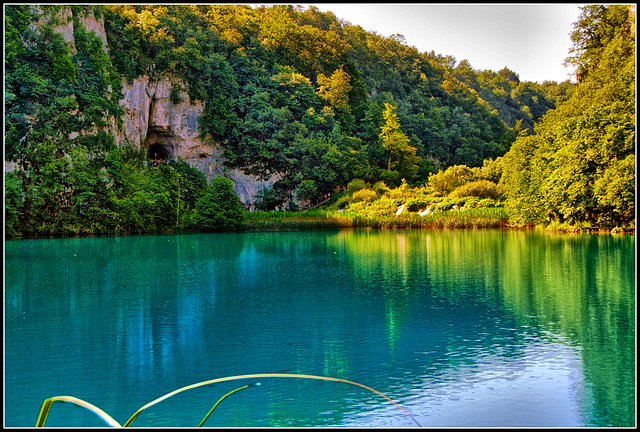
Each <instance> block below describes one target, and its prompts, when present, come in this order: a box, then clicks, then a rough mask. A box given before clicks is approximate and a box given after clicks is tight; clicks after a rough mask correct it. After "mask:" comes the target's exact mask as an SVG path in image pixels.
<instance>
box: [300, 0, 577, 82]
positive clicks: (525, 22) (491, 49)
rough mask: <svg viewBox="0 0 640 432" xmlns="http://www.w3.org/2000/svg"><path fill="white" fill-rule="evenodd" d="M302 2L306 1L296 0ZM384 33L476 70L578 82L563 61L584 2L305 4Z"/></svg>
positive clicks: (525, 77) (566, 55) (540, 79)
mask: <svg viewBox="0 0 640 432" xmlns="http://www.w3.org/2000/svg"><path fill="white" fill-rule="evenodd" d="M291 4H300V3H291ZM301 5H302V6H305V7H308V6H309V5H314V6H316V7H317V8H318V9H319V10H320V11H322V12H326V11H332V12H333V13H334V14H335V15H336V17H337V18H339V19H343V20H345V21H348V22H350V23H351V24H354V25H360V26H361V27H362V28H363V29H364V30H366V31H372V32H376V33H377V34H379V35H382V36H391V35H392V34H396V33H399V34H401V35H403V36H404V37H405V42H406V44H407V45H409V46H414V47H416V48H417V49H418V50H419V51H420V52H431V51H434V52H435V53H436V54H442V55H445V56H446V55H450V56H453V57H455V58H456V60H457V61H458V62H460V61H461V60H464V59H466V60H468V61H469V63H470V64H471V67H472V68H474V69H476V70H486V69H491V70H493V71H496V72H497V71H499V70H500V69H502V68H504V67H508V68H509V69H510V70H512V71H513V72H515V73H516V74H518V76H519V77H520V80H521V81H537V82H539V83H542V82H543V81H545V80H548V81H556V82H562V81H566V80H567V79H571V80H572V81H574V79H573V77H572V74H573V70H572V69H571V68H565V67H564V66H563V65H562V63H563V61H564V59H565V58H566V57H568V55H569V49H570V48H571V46H572V44H571V39H570V36H569V35H570V33H571V32H572V31H573V23H574V22H576V21H577V20H578V17H579V16H580V9H579V7H580V6H583V5H584V4H578V3H573V4H535V3H530V4H490V3H488V4H478V3H471V4H430V3H425V4H420V3H394V4H383V3H373V4H367V3H352V4H349V3H340V4H331V3H303V4H301Z"/></svg>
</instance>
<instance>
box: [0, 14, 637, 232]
mask: <svg viewBox="0 0 640 432" xmlns="http://www.w3.org/2000/svg"><path fill="white" fill-rule="evenodd" d="M60 8H61V6H45V5H42V6H39V7H33V6H27V5H14V6H6V7H5V95H6V96H5V148H4V151H5V161H10V162H12V163H14V164H15V165H16V167H17V169H15V170H13V171H11V172H9V173H6V174H5V220H6V224H5V232H6V234H7V235H9V236H16V235H51V234H58V235H60V234H63V235H64V234H83V233H85V234H103V233H148V232H159V231H183V230H221V229H224V230H226V229H240V228H242V226H243V220H244V216H243V209H242V205H241V204H240V202H239V200H238V197H237V196H235V195H234V194H233V192H232V184H231V182H230V181H229V180H228V179H225V178H222V177H219V178H215V179H213V181H211V182H209V183H208V182H207V180H206V178H205V177H204V174H203V173H201V172H200V171H198V170H197V169H195V168H193V167H192V166H190V165H189V164H188V163H186V162H185V161H183V160H180V159H177V160H170V161H169V162H168V163H167V164H161V165H160V166H158V165H156V164H153V163H150V161H149V159H148V153H147V152H146V149H144V148H141V147H142V146H141V144H142V143H125V144H124V145H123V144H120V145H118V146H116V145H115V141H114V137H113V135H112V130H113V129H112V128H114V127H115V128H118V127H121V126H122V124H121V123H122V107H121V106H120V105H119V104H118V101H119V100H120V99H121V97H122V93H121V92H122V83H123V81H125V82H131V81H132V80H134V79H135V78H137V77H139V76H142V75H146V76H149V77H151V78H154V77H159V76H162V75H163V74H171V75H172V76H177V77H179V78H181V79H182V82H184V83H185V85H186V88H185V89H182V90H185V91H186V92H188V95H189V97H190V99H191V100H198V101H202V102H203V104H204V112H203V113H202V115H201V116H200V118H199V119H198V123H199V130H200V132H201V135H202V136H203V137H206V139H208V140H210V141H211V142H215V143H216V144H217V145H219V146H221V147H222V148H223V150H224V156H225V158H226V161H227V162H226V163H227V165H228V167H229V168H237V169H241V170H243V171H244V172H245V173H247V174H252V175H254V176H256V177H258V178H262V179H266V178H269V177H271V176H273V175H274V174H275V175H277V176H278V180H277V181H276V182H275V183H274V184H273V187H272V188H268V189H263V190H261V191H260V193H259V194H258V196H256V199H257V208H258V209H261V210H274V209H289V210H296V209H305V208H309V207H314V206H317V205H320V204H323V203H326V204H327V205H332V206H333V208H336V211H337V208H338V207H339V209H340V210H342V211H345V212H346V213H348V212H349V206H351V205H359V206H362V205H363V204H362V203H370V204H371V205H373V204H374V203H375V202H376V201H379V199H391V198H389V193H388V192H389V191H392V190H396V188H397V190H398V191H401V192H397V193H395V198H393V199H394V200H395V201H394V203H395V204H401V203H400V201H401V199H405V198H406V199H413V203H414V205H413V206H409V207H411V208H412V209H413V211H418V210H424V209H423V208H419V207H420V206H419V205H418V204H416V202H420V203H422V202H424V203H427V202H433V201H434V200H435V199H438V200H440V201H442V200H444V199H453V198H460V196H461V195H464V196H470V197H475V198H478V199H491V200H493V202H495V203H502V202H504V203H506V206H507V209H508V211H509V216H510V219H511V220H512V222H513V223H514V224H531V223H548V222H549V221H556V222H558V223H571V224H577V223H582V224H601V225H605V226H629V224H633V223H634V219H635V207H634V203H635V185H634V181H635V155H634V152H635V135H634V132H635V63H634V61H635V15H633V16H632V17H630V15H629V8H628V7H627V6H622V5H613V6H587V7H584V8H582V10H583V12H582V15H581V17H580V19H579V21H578V22H577V23H575V30H574V33H573V41H574V51H573V52H572V53H569V54H573V56H571V57H569V58H568V60H567V61H568V63H570V64H571V65H572V66H574V67H575V68H576V70H577V71H578V76H579V79H580V82H579V84H577V85H576V84H572V83H570V82H569V81H566V82H563V83H555V82H546V81H545V82H544V83H542V84H538V83H532V82H521V81H520V80H519V77H518V75H517V73H516V72H514V71H511V70H509V69H507V68H505V69H502V70H500V71H497V72H494V71H479V70H474V69H473V67H472V66H471V65H470V64H469V63H468V62H467V61H465V60H463V61H460V62H457V61H456V59H455V58H454V57H452V56H444V55H441V54H435V53H434V52H430V53H421V52H419V51H418V50H417V49H416V48H414V47H411V46H408V45H407V44H406V43H405V41H404V40H403V38H402V36H400V35H394V36H391V37H383V36H380V35H377V34H375V33H372V32H367V31H364V30H363V29H362V28H361V27H359V26H354V25H351V24H350V23H348V22H345V21H343V20H340V19H339V18H338V17H336V16H335V15H334V14H333V13H330V12H327V13H323V12H320V11H318V10H317V9H316V8H314V7H309V8H308V9H304V8H302V7H294V6H288V5H279V6H273V7H266V6H261V7H257V8H251V7H249V6H244V5H197V6H196V5H149V6H142V5H136V6H129V5H111V6H102V5H91V6H86V5H85V6H70V9H71V12H72V14H71V17H72V19H73V24H74V26H73V37H74V41H75V44H74V48H73V49H70V47H69V44H67V43H66V41H65V40H64V38H63V36H62V35H61V34H59V33H58V32H55V31H54V29H55V27H56V26H57V25H60V24H61V22H59V20H60V18H58V17H59V11H60ZM89 14H92V15H95V16H96V17H98V18H102V19H104V25H105V32H106V38H107V44H108V53H107V52H106V51H105V50H104V49H103V48H102V42H101V40H100V38H99V37H98V36H97V35H96V34H95V33H93V32H88V31H87V30H86V29H85V28H84V26H83V25H82V20H81V18H82V17H83V16H87V15H89ZM42 16H45V17H48V19H47V20H40V21H39V24H38V26H34V25H33V23H34V22H36V21H38V19H39V18H40V17H42ZM629 23H632V25H631V26H630V25H629ZM62 24H64V23H62ZM452 54H453V53H452ZM175 90H176V91H175V95H174V93H173V92H172V97H173V96H175V98H176V99H178V98H179V97H180V96H179V95H180V92H179V91H178V90H181V89H175ZM461 188H462V189H461ZM464 188H466V189H464ZM367 191H373V195H371V192H367ZM385 191H387V193H385ZM410 191H414V192H415V194H418V195H420V196H421V197H422V198H419V197H416V196H413V197H411V192H410ZM354 194H357V195H356V196H355V198H354ZM367 194H368V198H366V197H365V198H366V199H362V198H363V196H364V195H367ZM450 194H453V196H449V195H450ZM391 195H393V194H391ZM403 197H404V198H403ZM419 199H422V201H419ZM416 200H418V201H416ZM476 201H477V200H476ZM329 208H331V207H329ZM389 208H390V209H391V207H389ZM389 211H391V210H389ZM393 211H394V212H395V208H394V209H393Z"/></svg>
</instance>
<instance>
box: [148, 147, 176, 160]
mask: <svg viewBox="0 0 640 432" xmlns="http://www.w3.org/2000/svg"><path fill="white" fill-rule="evenodd" d="M148 154H149V159H151V160H154V161H166V160H167V159H169V156H170V155H171V153H170V151H169V149H168V148H167V147H165V146H164V145H162V144H159V143H156V144H151V145H150V146H149V151H148Z"/></svg>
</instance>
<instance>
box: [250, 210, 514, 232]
mask: <svg viewBox="0 0 640 432" xmlns="http://www.w3.org/2000/svg"><path fill="white" fill-rule="evenodd" d="M507 220H508V216H507V213H506V210H505V209H504V208H502V207H491V208H477V209H468V210H464V211H459V210H450V211H442V212H438V213H435V214H428V215H424V216H420V215H419V214H418V213H413V212H407V213H402V214H400V215H398V216H396V215H395V214H381V213H375V212H372V213H368V212H339V211H328V210H318V209H315V210H312V211H306V212H284V211H283V212H250V213H247V214H246V225H245V230H248V231H295V230H323V229H342V228H363V227H369V228H377V229H388V228H497V227H501V226H506V225H507Z"/></svg>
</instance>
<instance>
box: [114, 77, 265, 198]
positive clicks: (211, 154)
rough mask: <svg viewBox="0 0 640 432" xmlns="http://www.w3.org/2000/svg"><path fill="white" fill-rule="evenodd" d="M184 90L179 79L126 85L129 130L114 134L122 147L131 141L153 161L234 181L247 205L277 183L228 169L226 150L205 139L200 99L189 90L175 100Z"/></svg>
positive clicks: (143, 80)
mask: <svg viewBox="0 0 640 432" xmlns="http://www.w3.org/2000/svg"><path fill="white" fill-rule="evenodd" d="M174 86H175V87H177V88H182V89H184V88H185V87H186V86H185V84H184V83H183V82H182V81H181V80H179V79H176V78H175V77H171V76H165V77H162V78H160V79H158V80H152V79H150V78H149V77H148V76H140V77H138V78H136V79H135V80H134V81H133V82H132V83H128V82H126V80H124V81H123V84H122V94H123V98H122V99H121V100H120V105H121V106H122V108H123V110H124V114H123V117H122V124H123V127H122V129H121V130H119V131H118V130H114V135H115V137H116V143H117V144H122V143H124V142H129V143H131V144H132V145H134V146H138V147H141V148H143V149H145V150H146V151H147V152H148V153H149V155H150V157H152V158H156V157H157V158H175V157H181V158H182V159H184V160H185V161H186V162H188V163H189V164H190V165H191V166H194V167H196V168H198V169H199V170H201V171H202V172H203V173H204V174H205V176H206V177H207V179H208V180H211V179H212V178H213V177H216V176H219V175H222V176H225V177H228V178H229V179H231V180H232V181H233V184H234V191H235V193H236V194H237V195H238V196H239V197H240V200H241V201H242V202H243V204H245V206H247V207H251V206H252V205H253V201H254V200H253V196H254V195H255V194H256V193H257V192H258V190H259V189H260V188H261V187H269V186H271V185H272V184H273V182H274V181H275V178H274V179H272V180H270V181H260V180H258V179H256V178H255V177H252V176H249V175H246V174H244V173H243V172H242V171H239V170H228V169H226V168H225V167H224V157H223V156H222V150H221V149H220V147H219V146H218V145H216V144H213V143H211V141H210V140H209V139H207V137H202V136H201V131H200V129H199V127H198V118H199V117H200V115H201V114H202V111H203V110H204V105H203V104H202V103H201V102H200V101H191V100H190V99H189V95H188V94H187V93H186V92H185V91H180V92H179V94H178V98H177V99H178V100H179V102H178V101H177V100H176V102H177V103H174V101H173V100H172V98H171V90H172V88H173V87H174Z"/></svg>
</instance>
